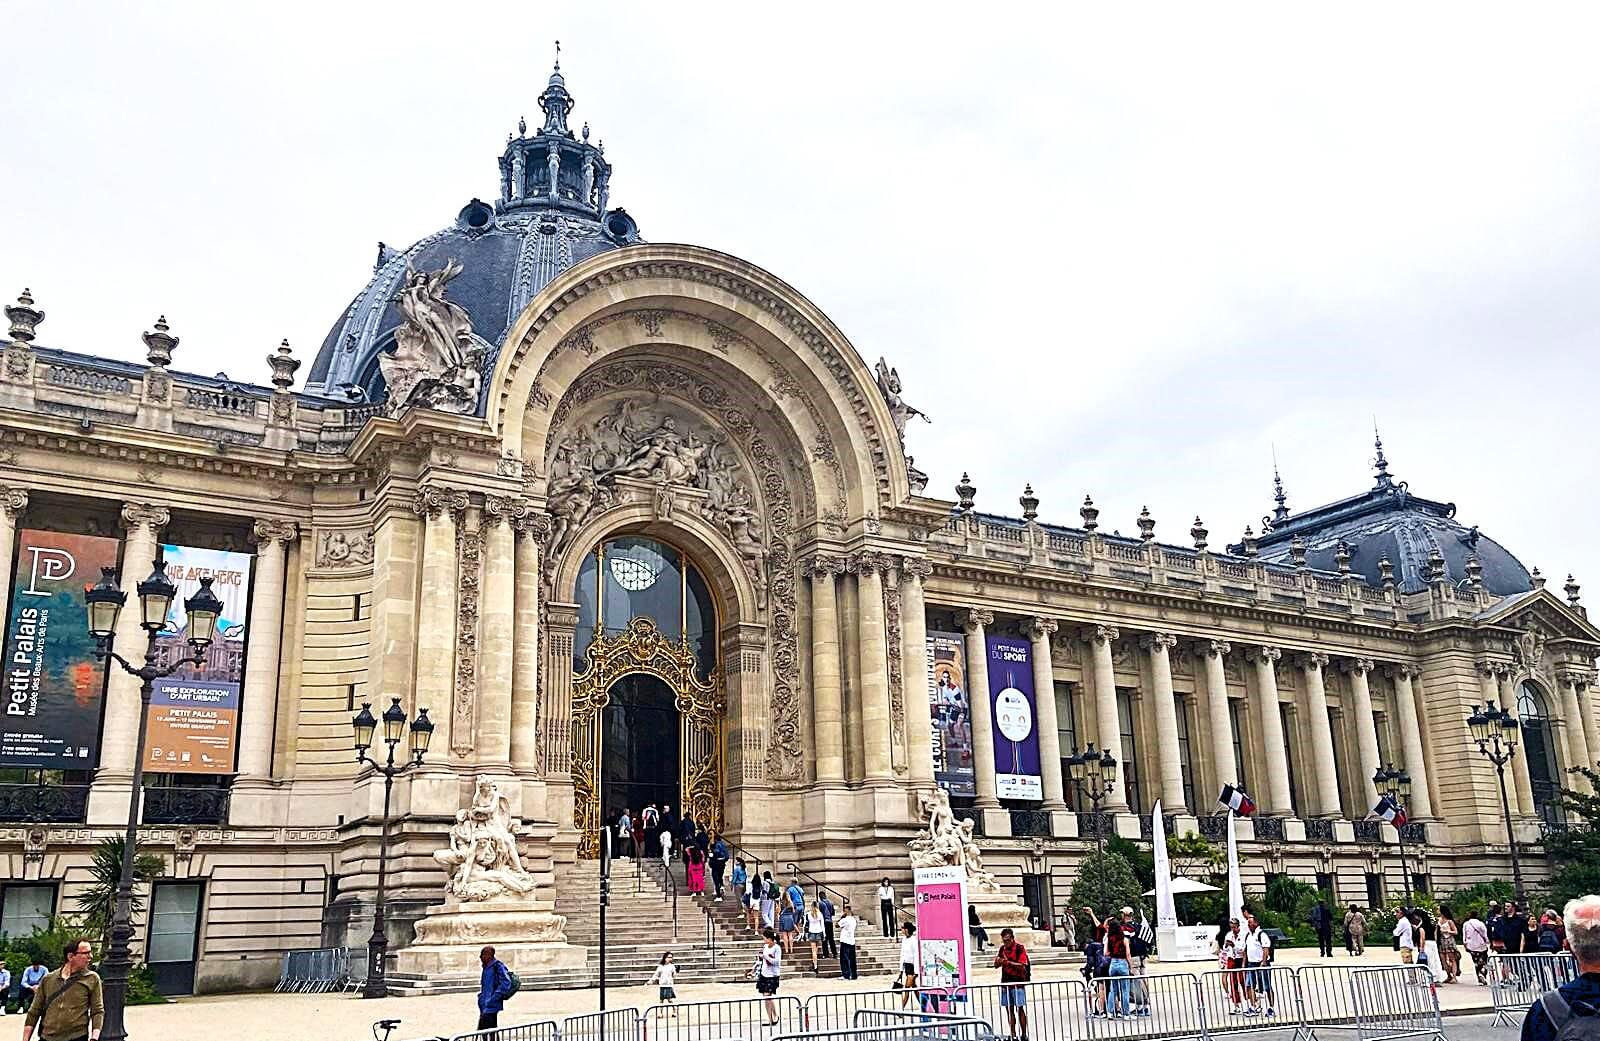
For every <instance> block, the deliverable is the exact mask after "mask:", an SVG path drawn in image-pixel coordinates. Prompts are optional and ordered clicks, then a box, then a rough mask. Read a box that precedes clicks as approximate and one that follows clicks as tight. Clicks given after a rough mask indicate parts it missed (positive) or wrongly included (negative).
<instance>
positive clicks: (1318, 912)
mask: <svg viewBox="0 0 1600 1041" xmlns="http://www.w3.org/2000/svg"><path fill="white" fill-rule="evenodd" d="M1311 928H1313V929H1315V930H1316V931H1317V946H1318V947H1320V948H1321V949H1322V957H1324V958H1331V957H1333V912H1332V911H1330V910H1328V905H1327V903H1325V902H1324V901H1321V900H1318V901H1317V906H1316V907H1313V908H1312V909H1311Z"/></svg>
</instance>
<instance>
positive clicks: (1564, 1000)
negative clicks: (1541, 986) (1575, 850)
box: [1522, 894, 1600, 1041]
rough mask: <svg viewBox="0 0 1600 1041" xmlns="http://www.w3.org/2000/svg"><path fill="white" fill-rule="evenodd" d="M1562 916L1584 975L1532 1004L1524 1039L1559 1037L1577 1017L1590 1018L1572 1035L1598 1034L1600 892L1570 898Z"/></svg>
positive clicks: (1524, 1020) (1576, 1026) (1545, 1040)
mask: <svg viewBox="0 0 1600 1041" xmlns="http://www.w3.org/2000/svg"><path fill="white" fill-rule="evenodd" d="M1562 917H1563V918H1564V919H1565V925H1566V927H1567V946H1569V947H1571V948H1572V957H1573V958H1574V960H1576V961H1577V963H1578V972H1579V973H1580V974H1581V975H1579V976H1578V978H1577V979H1575V980H1571V981H1569V982H1567V983H1563V984H1562V985H1561V986H1560V987H1559V988H1557V989H1556V990H1552V991H1549V992H1548V993H1546V994H1545V995H1544V996H1543V997H1541V998H1539V999H1538V1000H1537V1001H1535V1002H1534V1003H1533V1004H1532V1005H1531V1006H1529V1008H1528V1012H1527V1015H1525V1016H1524V1017H1523V1018H1522V1041H1555V1039H1556V1038H1557V1037H1559V1036H1560V1035H1561V1032H1562V1030H1563V1029H1566V1028H1567V1026H1568V1024H1569V1023H1571V1022H1572V1020H1573V1019H1574V1018H1581V1019H1586V1020H1588V1022H1587V1023H1579V1024H1574V1025H1573V1028H1572V1029H1571V1030H1569V1031H1568V1034H1569V1036H1576V1037H1594V1036H1595V1030H1594V1028H1595V1027H1596V1026H1597V1025H1600V896H1594V895H1592V894H1591V895H1589V896H1585V897H1580V898H1578V899H1577V900H1568V901H1567V906H1566V908H1565V913H1564V914H1563V916H1562Z"/></svg>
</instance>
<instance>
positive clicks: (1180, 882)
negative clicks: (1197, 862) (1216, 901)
mask: <svg viewBox="0 0 1600 1041" xmlns="http://www.w3.org/2000/svg"><path fill="white" fill-rule="evenodd" d="M1172 892H1173V894H1174V895H1176V894H1178V893H1216V892H1220V890H1218V889H1217V887H1216V886H1208V885H1206V884H1205V883H1204V882H1196V881H1195V880H1194V879H1192V878H1181V877H1180V878H1175V879H1173V880H1172ZM1155 895H1156V891H1155V890H1154V889H1152V890H1150V891H1149V892H1148V893H1146V894H1145V896H1155Z"/></svg>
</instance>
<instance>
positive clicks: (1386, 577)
mask: <svg viewBox="0 0 1600 1041" xmlns="http://www.w3.org/2000/svg"><path fill="white" fill-rule="evenodd" d="M1378 580H1379V581H1380V582H1382V583H1383V588H1384V589H1385V590H1387V591H1389V592H1393V591H1394V562H1393V561H1391V560H1390V559H1389V558H1388V557H1384V558H1382V559H1381V560H1379V561H1378Z"/></svg>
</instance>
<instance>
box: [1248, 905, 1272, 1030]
mask: <svg viewBox="0 0 1600 1041" xmlns="http://www.w3.org/2000/svg"><path fill="white" fill-rule="evenodd" d="M1244 924H1245V931H1244V964H1245V970H1246V971H1245V974H1244V999H1245V1001H1246V1002H1247V1003H1248V1005H1249V1007H1248V1008H1246V1009H1245V1010H1244V1014H1245V1015H1247V1016H1256V1015H1261V1016H1275V1015H1277V1012H1276V1011H1275V1010H1274V1009H1273V1007H1272V968H1271V966H1272V937H1270V936H1268V935H1267V931H1266V930H1265V929H1263V928H1261V923H1259V922H1257V921H1256V916H1255V915H1253V914H1251V913H1250V912H1249V911H1246V912H1245V914H1244Z"/></svg>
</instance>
